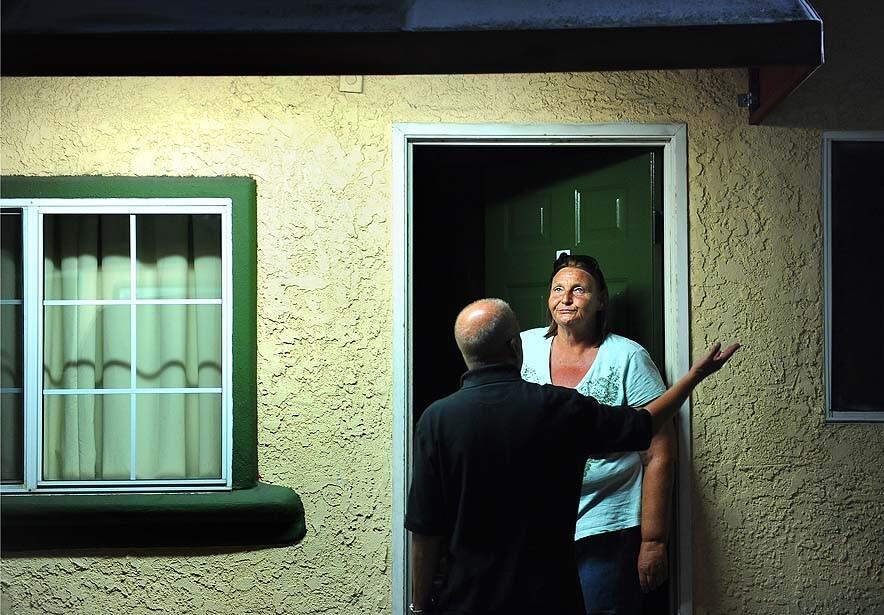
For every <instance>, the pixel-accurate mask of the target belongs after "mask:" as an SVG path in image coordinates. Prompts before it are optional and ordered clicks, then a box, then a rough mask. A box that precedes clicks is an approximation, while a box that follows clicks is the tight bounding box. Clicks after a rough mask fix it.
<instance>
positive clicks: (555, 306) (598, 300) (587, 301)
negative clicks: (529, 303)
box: [547, 267, 607, 327]
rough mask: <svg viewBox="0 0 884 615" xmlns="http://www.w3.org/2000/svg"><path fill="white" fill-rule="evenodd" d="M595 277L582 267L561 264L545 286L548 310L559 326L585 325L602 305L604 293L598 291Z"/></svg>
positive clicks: (591, 323) (591, 322) (592, 321)
mask: <svg viewBox="0 0 884 615" xmlns="http://www.w3.org/2000/svg"><path fill="white" fill-rule="evenodd" d="M597 289H598V285H597V284H596V281H595V278H593V277H592V275H590V274H589V273H587V272H586V271H584V270H583V269H578V268H577V267H563V268H562V269H560V270H559V271H558V272H557V273H556V275H555V277H553V280H552V284H550V288H549V300H548V302H547V305H548V306H549V313H550V314H552V317H553V320H554V321H555V322H556V324H557V325H558V326H560V327H574V326H588V325H593V324H594V323H595V318H596V312H598V311H599V310H603V309H605V302H606V301H607V297H604V296H603V295H604V294H605V293H603V292H599V291H598V290H597Z"/></svg>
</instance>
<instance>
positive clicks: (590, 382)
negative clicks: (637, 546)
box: [522, 328, 666, 539]
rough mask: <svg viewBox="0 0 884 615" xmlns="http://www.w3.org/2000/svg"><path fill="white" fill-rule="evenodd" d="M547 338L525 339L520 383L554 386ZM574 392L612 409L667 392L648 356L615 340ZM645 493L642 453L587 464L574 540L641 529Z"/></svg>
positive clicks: (535, 333)
mask: <svg viewBox="0 0 884 615" xmlns="http://www.w3.org/2000/svg"><path fill="white" fill-rule="evenodd" d="M545 333H546V328H540V329H530V330H528V331H524V332H523V333H522V350H523V352H524V355H525V357H524V360H523V362H522V378H524V379H525V380H527V381H528V382H536V383H538V384H551V383H552V379H551V377H550V373H549V358H550V349H551V347H552V340H553V338H544V337H543V336H544V334H545ZM574 388H575V389H576V390H577V391H579V392H580V393H582V394H583V395H586V396H591V397H595V398H596V399H597V400H599V401H600V402H602V403H603V404H608V405H610V406H622V405H630V406H642V405H644V404H646V403H648V402H650V401H652V400H654V399H656V398H657V397H659V396H660V395H661V394H662V393H663V392H664V391H665V390H666V387H665V385H664V384H663V380H662V379H661V378H660V373H659V372H658V371H657V367H656V366H655V365H654V362H653V361H652V360H651V357H650V355H649V354H648V352H647V351H646V350H645V349H644V348H642V347H641V345H639V344H637V343H636V342H633V341H632V340H630V339H628V338H625V337H622V336H620V335H614V334H610V335H608V336H607V337H606V338H605V341H604V342H602V345H601V346H600V347H599V351H598V354H597V355H596V358H595V361H594V362H593V364H592V366H591V367H590V368H589V371H588V372H586V374H585V375H584V376H583V379H582V380H581V381H580V382H579V383H577V386H576V387H574ZM641 489H642V462H641V457H640V456H639V454H638V453H635V452H630V453H615V454H612V455H608V456H605V457H602V458H591V459H589V460H588V461H587V463H586V467H585V469H584V471H583V488H582V489H581V492H580V505H579V507H578V510H577V532H576V534H575V539H580V538H585V537H586V536H593V535H595V534H601V533H603V532H613V531H616V530H622V529H626V528H630V527H635V526H637V525H640V524H641V493H642V491H641Z"/></svg>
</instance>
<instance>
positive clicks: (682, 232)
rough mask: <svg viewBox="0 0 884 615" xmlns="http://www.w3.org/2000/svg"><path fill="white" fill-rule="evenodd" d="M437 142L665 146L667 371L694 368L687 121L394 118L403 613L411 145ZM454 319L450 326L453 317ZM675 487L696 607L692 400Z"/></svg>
mask: <svg viewBox="0 0 884 615" xmlns="http://www.w3.org/2000/svg"><path fill="white" fill-rule="evenodd" d="M419 144H433V145H461V146H463V145H467V146H477V147H481V146H483V145H517V146H564V147H567V146H574V145H584V146H586V145H591V146H600V147H604V146H617V147H623V146H641V147H649V146H650V147H662V148H663V216H664V222H663V305H664V329H663V331H664V336H665V347H666V349H665V350H666V351H665V366H664V371H665V376H666V379H667V381H668V382H674V381H675V380H676V379H677V378H678V376H679V375H681V374H684V373H685V372H686V371H687V369H688V367H689V366H690V339H689V322H690V321H689V311H688V310H689V304H688V195H687V129H686V127H685V125H684V124H625V123H624V124H586V125H579V124H575V125H567V124H531V125H516V124H394V125H393V221H392V224H391V231H392V234H393V237H392V242H393V519H392V524H393V527H392V531H393V553H392V556H393V579H392V583H393V597H392V606H393V614H394V615H405V613H406V611H407V606H406V605H407V604H408V596H409V575H408V567H407V565H406V562H407V557H408V551H409V548H408V536H407V531H406V530H405V528H404V527H403V521H404V518H405V502H406V496H407V491H408V483H409V479H410V477H409V476H408V471H409V468H410V467H411V464H410V459H411V450H410V449H411V447H410V441H411V439H410V434H411V425H412V417H413V414H412V407H411V400H412V365H411V361H412V357H413V354H412V242H413V235H412V220H413V216H412V206H413V203H412V200H413V187H412V147H413V146H414V145H419ZM451 324H452V325H453V323H451ZM676 431H677V438H678V470H677V474H678V492H677V495H676V501H675V507H676V518H677V526H678V527H677V528H676V530H677V535H678V584H677V587H675V591H676V592H677V594H676V596H677V604H678V614H679V615H691V614H692V612H693V604H692V603H693V532H692V529H691V523H692V514H691V407H690V400H689V401H687V402H685V404H684V405H683V406H682V408H681V410H680V411H679V414H678V416H677V418H676Z"/></svg>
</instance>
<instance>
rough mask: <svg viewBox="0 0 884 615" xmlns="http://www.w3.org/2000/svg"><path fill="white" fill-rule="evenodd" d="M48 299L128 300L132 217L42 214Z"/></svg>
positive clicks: (45, 285)
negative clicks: (130, 220)
mask: <svg viewBox="0 0 884 615" xmlns="http://www.w3.org/2000/svg"><path fill="white" fill-rule="evenodd" d="M43 257H44V258H43V267H44V271H43V280H44V288H43V298H44V299H50V300H55V299H128V298H129V296H130V294H131V293H130V284H129V216H127V215H117V214H108V215H98V214H53V215H46V216H43Z"/></svg>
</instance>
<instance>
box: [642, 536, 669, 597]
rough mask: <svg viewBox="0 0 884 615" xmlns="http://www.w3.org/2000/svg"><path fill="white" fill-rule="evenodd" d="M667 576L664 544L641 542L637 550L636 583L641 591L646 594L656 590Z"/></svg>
mask: <svg viewBox="0 0 884 615" xmlns="http://www.w3.org/2000/svg"><path fill="white" fill-rule="evenodd" d="M668 576H669V560H668V559H667V558H666V544H665V543H662V542H658V541H656V540H647V541H646V540H643V541H642V544H641V547H639V550H638V582H639V584H640V585H641V588H642V591H643V592H644V593H648V592H649V591H651V590H653V589H657V588H658V587H660V586H661V585H662V584H663V582H664V581H665V580H666V577H668Z"/></svg>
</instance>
